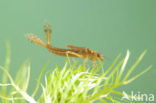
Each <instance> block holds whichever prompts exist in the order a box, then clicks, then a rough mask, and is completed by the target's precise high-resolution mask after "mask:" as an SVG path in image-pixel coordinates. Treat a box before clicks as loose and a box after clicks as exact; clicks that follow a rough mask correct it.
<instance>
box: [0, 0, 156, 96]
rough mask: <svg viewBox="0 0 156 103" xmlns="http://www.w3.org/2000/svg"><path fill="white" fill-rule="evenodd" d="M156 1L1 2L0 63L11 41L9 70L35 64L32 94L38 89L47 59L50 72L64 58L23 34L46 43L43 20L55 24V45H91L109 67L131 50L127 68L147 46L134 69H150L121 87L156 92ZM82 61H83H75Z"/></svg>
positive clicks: (139, 70) (32, 68)
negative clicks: (27, 38)
mask: <svg viewBox="0 0 156 103" xmlns="http://www.w3.org/2000/svg"><path fill="white" fill-rule="evenodd" d="M155 5H156V1H155V0H129V1H128V0H33V1H32V0H25V1H24V0H16V1H0V65H3V64H4V60H5V55H6V46H5V44H6V41H9V42H10V44H11V66H10V73H11V75H12V76H15V74H16V72H17V71H18V68H19V67H20V65H21V64H22V63H23V62H24V61H25V60H26V59H28V60H29V61H30V62H31V80H30V85H29V90H28V92H29V93H32V91H33V90H34V88H35V85H36V82H37V78H38V76H39V74H40V71H41V69H42V68H43V66H44V65H45V64H46V62H47V61H49V65H48V67H47V68H46V71H49V70H52V69H54V68H55V67H56V64H58V65H59V66H60V67H62V66H63V65H64V63H65V60H66V58H65V57H60V56H56V55H53V54H51V53H49V52H48V51H47V50H46V49H45V48H42V47H40V46H37V45H34V44H31V43H30V42H29V41H28V40H26V38H25V37H24V36H25V34H27V33H34V34H36V35H37V36H38V37H40V38H41V39H42V40H44V41H45V37H44V36H45V35H44V31H43V24H44V23H45V22H48V23H49V24H51V26H52V30H53V33H52V40H51V44H52V45H54V46H56V47H60V48H65V45H67V44H72V45H76V46H82V47H88V48H91V49H93V50H96V51H98V52H100V53H102V54H103V55H104V56H106V57H108V58H109V59H105V60H104V68H107V67H108V66H109V65H111V63H112V62H113V60H114V59H115V57H116V56H117V55H118V54H119V53H122V56H125V54H126V51H127V49H129V50H130V51H131V57H130V60H129V63H128V65H127V68H126V69H127V70H128V69H129V67H130V66H131V65H132V64H133V63H134V62H135V60H136V59H137V58H138V56H139V55H140V54H141V53H142V52H143V51H144V50H148V52H147V54H146V55H145V57H144V58H143V61H142V62H141V63H140V65H139V66H137V68H136V69H135V71H134V72H133V75H135V74H137V73H139V72H141V71H142V70H144V69H145V68H146V67H147V66H149V65H151V64H152V65H153V67H152V69H151V70H150V71H149V72H147V73H145V74H144V75H143V76H141V77H140V78H138V79H137V80H135V81H134V82H132V83H131V84H129V85H127V86H122V87H121V88H120V89H121V90H124V91H127V93H130V91H134V92H136V93H137V92H141V93H147V94H148V93H149V94H150V93H152V94H155V95H156V88H155V87H156V82H155V78H156V68H155V66H156V62H155V58H156V46H154V45H155V44H156V6H155ZM76 60H80V59H76Z"/></svg>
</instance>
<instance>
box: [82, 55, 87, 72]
mask: <svg viewBox="0 0 156 103" xmlns="http://www.w3.org/2000/svg"><path fill="white" fill-rule="evenodd" d="M87 61H88V57H87V58H85V60H84V61H83V68H84V71H86V69H85V64H86V62H87Z"/></svg>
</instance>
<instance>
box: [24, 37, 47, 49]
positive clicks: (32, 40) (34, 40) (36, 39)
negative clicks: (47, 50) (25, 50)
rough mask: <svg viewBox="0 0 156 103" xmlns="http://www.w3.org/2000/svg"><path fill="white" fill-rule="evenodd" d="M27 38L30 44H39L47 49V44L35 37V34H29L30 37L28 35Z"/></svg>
mask: <svg viewBox="0 0 156 103" xmlns="http://www.w3.org/2000/svg"><path fill="white" fill-rule="evenodd" d="M26 38H27V39H28V40H29V41H30V42H32V43H34V44H37V45H41V46H43V47H46V44H45V43H43V41H42V40H41V39H40V38H39V37H37V36H36V35H34V34H28V35H26Z"/></svg>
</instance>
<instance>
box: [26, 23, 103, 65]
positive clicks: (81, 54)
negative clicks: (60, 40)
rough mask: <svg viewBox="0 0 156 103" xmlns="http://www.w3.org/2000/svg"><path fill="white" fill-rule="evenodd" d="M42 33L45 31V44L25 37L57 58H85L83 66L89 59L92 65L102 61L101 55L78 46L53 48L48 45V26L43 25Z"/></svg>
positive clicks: (49, 35)
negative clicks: (57, 56)
mask: <svg viewBox="0 0 156 103" xmlns="http://www.w3.org/2000/svg"><path fill="white" fill-rule="evenodd" d="M44 31H45V36H46V40H47V44H46V43H44V42H43V41H42V40H41V39H40V38H38V37H37V36H35V35H33V34H29V35H26V37H27V39H28V40H29V41H31V42H32V43H35V44H37V45H40V46H43V47H45V48H47V49H48V51H49V52H51V53H53V54H56V55H59V56H67V57H68V56H70V57H78V58H85V60H84V64H85V62H87V60H88V59H90V60H91V61H92V62H93V64H95V63H96V60H103V55H102V54H100V53H98V52H96V51H93V50H91V49H89V48H85V47H78V46H73V45H67V46H66V47H67V48H68V49H61V48H57V47H54V46H52V45H50V37H51V32H52V30H51V28H50V25H49V24H46V25H45V28H44Z"/></svg>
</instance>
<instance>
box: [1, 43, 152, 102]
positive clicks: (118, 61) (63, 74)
mask: <svg viewBox="0 0 156 103" xmlns="http://www.w3.org/2000/svg"><path fill="white" fill-rule="evenodd" d="M145 54H146V51H144V52H143V53H142V54H141V55H140V57H138V59H137V60H136V61H135V62H134V64H133V65H132V66H131V67H130V68H129V69H128V68H127V69H128V72H124V71H125V68H126V64H127V62H128V59H129V57H130V52H129V50H128V51H127V54H126V56H125V57H124V58H121V55H118V56H117V57H116V58H115V60H114V61H113V63H112V64H111V65H110V66H109V67H108V69H104V68H103V65H102V63H101V64H99V65H96V66H95V67H93V68H86V70H87V71H84V66H83V65H78V66H75V64H73V65H72V66H71V67H69V66H68V63H67V62H66V63H65V66H64V67H63V68H62V69H60V68H59V66H57V67H56V68H55V69H54V70H53V71H51V72H49V73H48V74H45V75H44V76H42V75H43V72H44V70H45V68H46V66H47V64H46V65H45V66H44V68H43V69H42V71H41V73H40V75H39V78H38V81H37V85H36V89H35V90H34V92H33V94H28V93H27V89H29V88H28V85H29V80H30V63H29V62H28V61H25V62H24V63H23V64H22V66H21V68H19V70H18V72H17V74H16V77H15V79H13V78H12V76H11V74H10V73H9V64H10V46H9V44H7V56H6V61H5V65H4V66H0V70H1V72H2V73H3V75H2V78H1V79H2V80H0V81H1V82H0V98H1V99H0V102H3V103H9V102H12V103H25V102H30V103H91V102H96V101H98V102H99V101H100V102H101V103H108V102H113V103H114V102H115V103H120V102H122V101H125V102H130V101H126V100H124V99H122V98H121V97H122V96H123V93H122V91H121V92H120V91H117V90H116V88H118V87H120V86H122V85H127V84H129V83H130V82H132V81H134V80H135V79H136V78H138V77H140V76H141V75H142V74H144V73H145V72H147V71H148V70H149V69H150V68H151V66H149V67H147V68H146V69H145V70H143V71H142V72H141V73H138V74H137V75H135V76H133V77H132V76H131V74H132V72H133V71H134V69H135V68H136V66H137V65H138V64H139V63H140V61H141V60H142V58H143V56H144V55H145ZM99 71H100V72H99ZM42 77H44V78H45V83H41V82H40V80H41V78H42ZM40 86H41V87H42V94H40V97H39V98H35V96H36V94H37V92H38V90H39V87H40Z"/></svg>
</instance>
